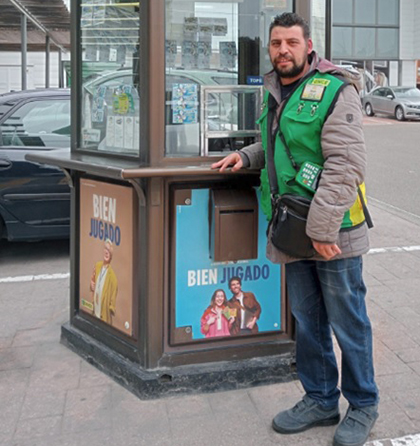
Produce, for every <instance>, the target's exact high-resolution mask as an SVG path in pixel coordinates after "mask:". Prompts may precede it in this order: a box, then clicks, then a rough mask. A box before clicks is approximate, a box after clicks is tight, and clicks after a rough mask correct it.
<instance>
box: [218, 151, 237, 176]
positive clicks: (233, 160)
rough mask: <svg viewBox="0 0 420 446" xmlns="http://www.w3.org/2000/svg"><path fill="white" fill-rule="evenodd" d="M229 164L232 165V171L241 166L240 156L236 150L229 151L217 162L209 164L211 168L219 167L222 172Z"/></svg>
mask: <svg viewBox="0 0 420 446" xmlns="http://www.w3.org/2000/svg"><path fill="white" fill-rule="evenodd" d="M229 166H232V172H236V171H237V170H239V169H241V168H242V167H243V162H242V158H241V155H239V153H237V152H234V153H231V154H230V155H228V156H226V157H225V158H223V159H222V160H220V161H218V162H217V163H213V164H212V165H211V168H212V169H218V168H220V172H223V171H224V170H225V169H226V168H227V167H229Z"/></svg>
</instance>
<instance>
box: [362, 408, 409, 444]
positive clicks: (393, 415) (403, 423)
mask: <svg viewBox="0 0 420 446" xmlns="http://www.w3.org/2000/svg"><path fill="white" fill-rule="evenodd" d="M378 411H379V418H378V420H377V421H376V423H375V426H374V428H373V430H372V436H371V438H370V440H372V439H381V438H395V437H400V436H403V435H406V434H408V433H412V432H414V431H415V426H414V424H413V422H412V420H411V419H410V417H409V416H408V415H407V413H405V412H404V411H403V410H401V408H400V407H399V405H398V404H397V403H396V402H395V401H393V400H391V399H388V400H386V401H383V400H382V399H381V401H380V402H379V407H378Z"/></svg>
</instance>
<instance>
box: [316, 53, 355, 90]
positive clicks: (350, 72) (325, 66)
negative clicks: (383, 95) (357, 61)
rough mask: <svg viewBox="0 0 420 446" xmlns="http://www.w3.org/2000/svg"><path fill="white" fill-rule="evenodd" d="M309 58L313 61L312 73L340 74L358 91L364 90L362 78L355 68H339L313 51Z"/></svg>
mask: <svg viewBox="0 0 420 446" xmlns="http://www.w3.org/2000/svg"><path fill="white" fill-rule="evenodd" d="M309 58H310V60H312V62H311V68H310V69H311V71H312V70H318V71H319V72H320V73H329V74H338V75H340V76H342V77H344V78H345V79H346V80H347V81H348V82H350V83H351V84H353V85H354V86H355V87H356V89H357V91H360V90H361V89H362V88H363V81H362V76H361V74H360V73H359V72H358V71H357V70H356V69H355V68H351V67H350V68H347V67H338V66H337V65H334V64H333V63H332V62H330V61H329V60H327V59H323V58H321V57H319V56H318V53H316V52H315V51H312V53H311V54H310V55H309Z"/></svg>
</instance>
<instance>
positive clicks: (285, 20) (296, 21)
mask: <svg viewBox="0 0 420 446" xmlns="http://www.w3.org/2000/svg"><path fill="white" fill-rule="evenodd" d="M276 26H282V27H283V28H291V27H292V26H300V27H301V28H302V32H303V37H304V38H305V40H308V39H309V37H311V30H310V28H309V24H308V22H307V21H306V20H305V19H304V18H303V17H301V16H300V15H298V14H296V13H294V12H284V13H283V14H279V15H276V16H275V17H274V19H273V21H272V22H271V24H270V32H269V37H270V38H271V31H272V30H273V28H275V27H276Z"/></svg>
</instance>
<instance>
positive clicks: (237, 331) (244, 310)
mask: <svg viewBox="0 0 420 446" xmlns="http://www.w3.org/2000/svg"><path fill="white" fill-rule="evenodd" d="M229 289H230V290H231V291H232V293H233V296H232V298H231V299H229V301H228V305H229V307H231V308H234V309H236V316H235V320H234V322H233V324H232V325H231V326H230V329H229V331H230V334H231V335H232V336H236V335H244V334H255V333H258V325H257V320H258V319H259V318H260V314H261V305H260V304H259V303H258V301H257V299H256V297H255V295H254V293H250V292H244V291H242V280H241V279H240V278H239V277H232V278H231V279H230V280H229Z"/></svg>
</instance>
